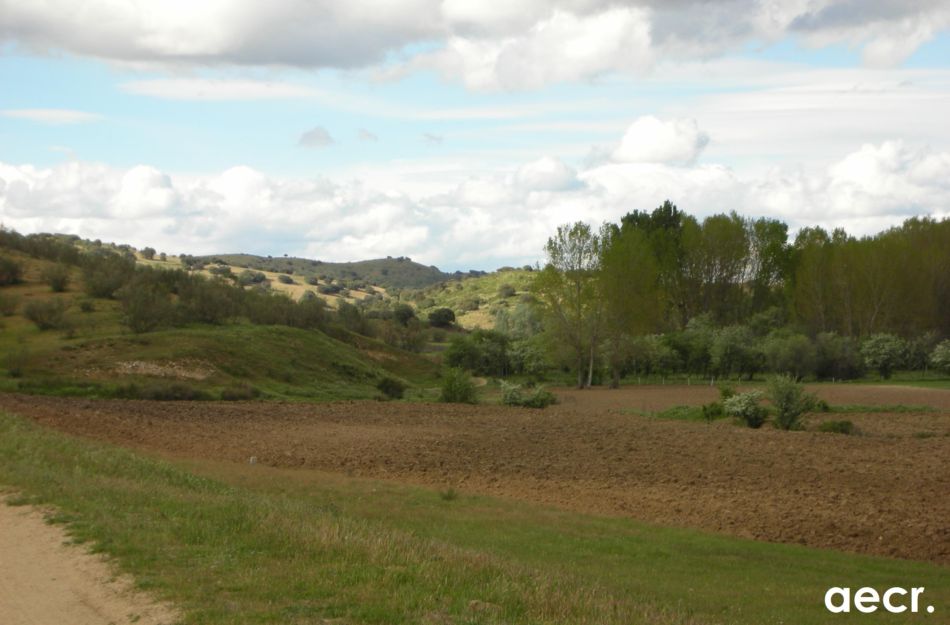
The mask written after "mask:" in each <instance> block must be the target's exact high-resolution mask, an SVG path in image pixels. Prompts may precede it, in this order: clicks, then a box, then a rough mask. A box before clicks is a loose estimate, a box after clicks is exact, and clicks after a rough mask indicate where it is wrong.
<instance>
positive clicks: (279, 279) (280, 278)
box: [277, 274, 294, 284]
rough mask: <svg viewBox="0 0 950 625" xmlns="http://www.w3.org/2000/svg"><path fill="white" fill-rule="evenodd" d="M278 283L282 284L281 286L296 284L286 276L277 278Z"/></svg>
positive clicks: (281, 275) (282, 275)
mask: <svg viewBox="0 0 950 625" xmlns="http://www.w3.org/2000/svg"><path fill="white" fill-rule="evenodd" d="M277 281H278V282H280V283H281V284H293V283H294V279H293V278H291V277H290V276H288V275H285V274H280V275H279V276H277Z"/></svg>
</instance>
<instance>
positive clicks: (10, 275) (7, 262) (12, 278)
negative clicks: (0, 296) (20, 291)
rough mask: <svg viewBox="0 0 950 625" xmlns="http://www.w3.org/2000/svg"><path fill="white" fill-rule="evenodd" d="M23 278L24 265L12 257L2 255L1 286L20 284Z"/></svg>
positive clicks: (0, 257) (0, 258)
mask: <svg viewBox="0 0 950 625" xmlns="http://www.w3.org/2000/svg"><path fill="white" fill-rule="evenodd" d="M22 278H23V266H22V265H20V263H18V262H16V261H15V260H13V259H12V258H7V257H6V256H0V286H4V285H7V284H19V282H20V280H21V279H22Z"/></svg>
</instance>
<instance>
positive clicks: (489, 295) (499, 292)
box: [403, 267, 535, 329]
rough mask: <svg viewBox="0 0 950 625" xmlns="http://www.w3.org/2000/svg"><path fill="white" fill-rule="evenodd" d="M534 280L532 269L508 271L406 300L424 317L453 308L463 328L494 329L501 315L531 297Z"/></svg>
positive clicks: (450, 283)
mask: <svg viewBox="0 0 950 625" xmlns="http://www.w3.org/2000/svg"><path fill="white" fill-rule="evenodd" d="M534 276H535V273H534V271H531V270H530V269H513V268H510V267H505V268H502V269H499V270H498V271H494V272H492V273H488V274H483V275H466V276H464V277H460V278H458V279H454V280H448V281H445V282H441V283H439V284H435V285H432V286H430V287H426V288H423V289H418V290H416V291H414V292H413V293H411V294H404V295H403V299H404V300H405V299H408V300H410V301H412V302H413V303H414V304H415V305H416V308H417V309H418V310H419V312H420V313H421V316H422V317H425V316H426V315H427V314H428V313H429V312H432V311H433V310H435V309H436V308H451V309H452V311H453V312H455V316H456V322H457V323H458V324H459V325H460V326H462V327H463V328H467V329H474V328H483V329H492V328H494V327H495V318H496V315H497V313H498V311H500V310H505V309H512V308H514V307H515V306H517V305H518V303H519V302H520V301H521V300H522V298H525V297H530V294H529V290H530V288H531V282H532V281H533V280H534Z"/></svg>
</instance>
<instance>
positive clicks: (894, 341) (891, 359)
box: [861, 333, 906, 380]
mask: <svg viewBox="0 0 950 625" xmlns="http://www.w3.org/2000/svg"><path fill="white" fill-rule="evenodd" d="M905 348H906V344H905V343H904V341H902V340H901V339H900V338H898V337H896V336H894V335H893V334H884V333H881V334H874V335H872V336H869V337H868V338H866V339H864V343H862V344H861V355H862V356H864V363H865V364H866V365H867V366H868V368H869V369H876V370H877V372H878V373H879V374H880V375H881V378H882V379H885V380H886V379H888V378H890V377H891V373H892V372H893V371H894V369H896V368H897V367H899V366H900V364H901V363H902V361H903V358H904V351H905Z"/></svg>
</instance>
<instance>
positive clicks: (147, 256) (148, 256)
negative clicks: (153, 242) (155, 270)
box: [142, 247, 165, 260]
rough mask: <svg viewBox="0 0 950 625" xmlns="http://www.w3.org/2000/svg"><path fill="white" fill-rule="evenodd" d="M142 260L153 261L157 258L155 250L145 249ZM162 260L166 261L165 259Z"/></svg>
mask: <svg viewBox="0 0 950 625" xmlns="http://www.w3.org/2000/svg"><path fill="white" fill-rule="evenodd" d="M142 258H144V259H146V260H152V259H153V258H155V248H154V247H143V248H142ZM162 260H165V259H164V258H163V259H162Z"/></svg>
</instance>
